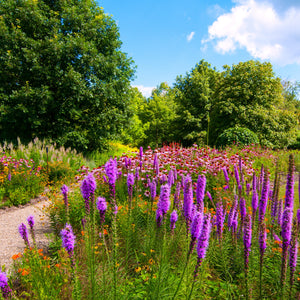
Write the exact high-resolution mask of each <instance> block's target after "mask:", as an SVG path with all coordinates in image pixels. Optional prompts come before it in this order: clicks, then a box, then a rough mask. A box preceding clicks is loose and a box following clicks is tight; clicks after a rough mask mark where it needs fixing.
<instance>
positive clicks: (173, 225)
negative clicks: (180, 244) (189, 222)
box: [170, 210, 178, 235]
mask: <svg viewBox="0 0 300 300" xmlns="http://www.w3.org/2000/svg"><path fill="white" fill-rule="evenodd" d="M177 220H178V214H177V211H176V210H173V211H172V213H171V215H170V229H171V234H172V235H173V234H174V229H175V228H176V222H177Z"/></svg>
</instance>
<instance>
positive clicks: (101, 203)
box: [96, 197, 107, 224]
mask: <svg viewBox="0 0 300 300" xmlns="http://www.w3.org/2000/svg"><path fill="white" fill-rule="evenodd" d="M96 206H97V209H98V210H99V213H100V223H101V224H103V223H104V220H105V212H106V210H107V203H106V201H105V198H103V197H98V199H97V202H96Z"/></svg>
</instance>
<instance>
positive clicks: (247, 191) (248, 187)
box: [246, 183, 250, 196]
mask: <svg viewBox="0 0 300 300" xmlns="http://www.w3.org/2000/svg"><path fill="white" fill-rule="evenodd" d="M246 194H247V196H249V194H250V183H247V184H246Z"/></svg>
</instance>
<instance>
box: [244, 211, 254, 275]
mask: <svg viewBox="0 0 300 300" xmlns="http://www.w3.org/2000/svg"><path fill="white" fill-rule="evenodd" d="M251 239H252V222H251V216H250V215H249V214H247V215H246V217H245V223H244V238H243V242H244V260H245V269H246V270H248V268H249V254H250V251H251Z"/></svg>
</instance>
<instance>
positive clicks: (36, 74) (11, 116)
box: [0, 0, 134, 151]
mask: <svg viewBox="0 0 300 300" xmlns="http://www.w3.org/2000/svg"><path fill="white" fill-rule="evenodd" d="M0 41H1V48H0V130H1V133H0V139H2V140H4V139H7V140H13V139H15V138H16V137H17V136H20V138H21V139H22V140H23V141H28V140H31V139H32V138H34V137H35V136H38V137H40V138H52V139H53V140H55V141H56V142H58V143H59V144H64V145H66V146H72V147H75V148H79V150H82V151H83V150H87V149H89V150H93V149H96V148H101V147H103V145H104V142H105V140H106V139H107V138H109V137H110V136H111V135H113V134H115V133H116V132H119V131H120V129H121V128H122V127H123V124H124V123H125V122H126V119H127V112H128V110H127V107H128V105H127V102H128V97H129V96H128V90H129V88H130V80H131V78H132V76H133V74H134V68H133V66H132V65H133V61H132V59H131V58H128V57H127V55H126V54H125V53H123V52H121V50H120V47H121V41H120V39H119V32H118V28H117V25H116V23H115V22H114V21H113V20H112V18H111V17H110V16H108V15H107V14H105V13H104V11H103V9H102V8H100V7H98V6H97V5H96V3H95V2H94V1H93V0H81V1H79V0H6V1H0Z"/></svg>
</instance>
